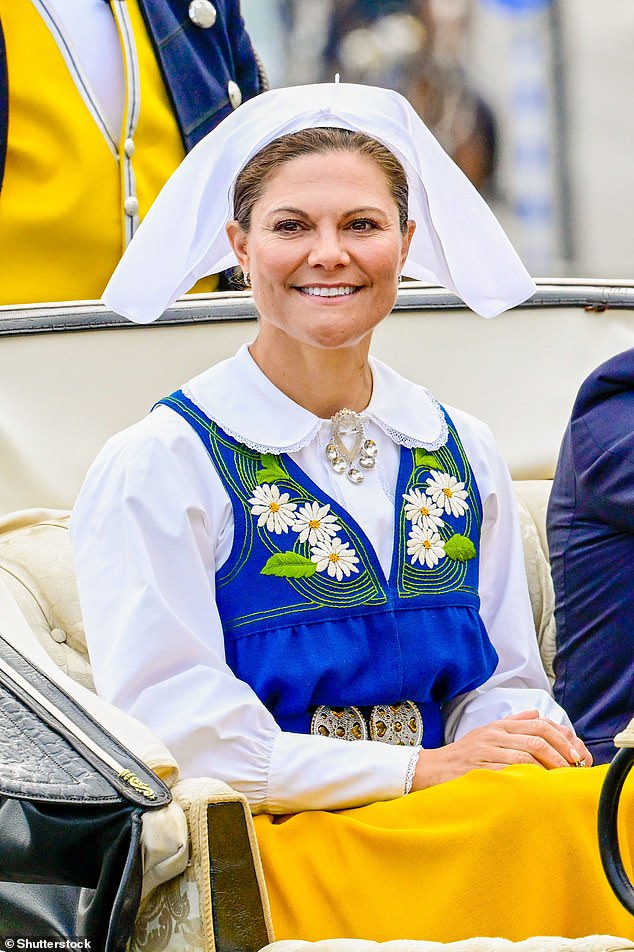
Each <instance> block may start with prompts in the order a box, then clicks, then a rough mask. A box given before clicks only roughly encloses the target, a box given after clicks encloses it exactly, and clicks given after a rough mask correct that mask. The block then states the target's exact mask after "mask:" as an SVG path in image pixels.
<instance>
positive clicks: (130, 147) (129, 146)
mask: <svg viewBox="0 0 634 952" xmlns="http://www.w3.org/2000/svg"><path fill="white" fill-rule="evenodd" d="M135 149H136V146H135V144H134V139H126V140H125V142H124V143H123V151H124V152H125V154H126V155H127V156H128V158H130V156H132V155H134V150H135Z"/></svg>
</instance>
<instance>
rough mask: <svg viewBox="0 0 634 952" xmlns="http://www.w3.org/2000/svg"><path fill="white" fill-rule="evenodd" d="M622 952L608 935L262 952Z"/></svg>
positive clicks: (354, 943)
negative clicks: (442, 951) (440, 951)
mask: <svg viewBox="0 0 634 952" xmlns="http://www.w3.org/2000/svg"><path fill="white" fill-rule="evenodd" d="M438 949H443V950H444V952H622V950H625V949H634V942H631V941H630V940H629V939H618V938H616V937H614V936H609V935H591V936H584V938H582V939H564V938H561V937H560V936H535V937H534V938H532V939H524V940H523V941H522V942H511V941H510V940H509V939H494V938H474V939H463V940H462V941H460V942H424V941H419V940H416V939H394V940H392V941H390V942H367V941H365V940H364V939H324V940H323V941H321V942H298V941H293V940H290V941H289V940H287V941H280V942H274V943H273V944H272V945H269V946H266V948H264V949H262V952H436V950H438Z"/></svg>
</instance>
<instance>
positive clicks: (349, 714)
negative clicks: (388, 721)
mask: <svg viewBox="0 0 634 952" xmlns="http://www.w3.org/2000/svg"><path fill="white" fill-rule="evenodd" d="M310 732H311V734H320V735H321V736H322V737H336V738H338V739H339V740H367V739H368V728H367V725H366V723H365V718H364V717H363V714H362V713H361V711H360V710H359V708H358V707H329V706H328V705H327V704H321V705H320V706H319V707H318V708H316V710H315V713H314V714H313V717H312V720H311V722H310Z"/></svg>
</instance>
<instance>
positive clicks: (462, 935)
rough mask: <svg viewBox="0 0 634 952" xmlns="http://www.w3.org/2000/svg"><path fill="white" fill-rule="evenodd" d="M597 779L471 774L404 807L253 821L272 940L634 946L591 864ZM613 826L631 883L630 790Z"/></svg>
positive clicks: (633, 800)
mask: <svg viewBox="0 0 634 952" xmlns="http://www.w3.org/2000/svg"><path fill="white" fill-rule="evenodd" d="M606 769H607V768H605V767H594V768H591V769H580V770H575V769H573V768H567V769H561V770H554V771H546V770H543V769H542V768H539V767H509V768H506V769H505V770H503V771H488V770H478V771H473V772H472V773H470V774H467V775H466V776H464V777H461V778H460V779H458V780H454V781H451V782H450V783H446V784H441V785H439V786H437V787H433V788H431V789H429V790H424V791H420V792H418V793H414V794H410V795H409V796H407V797H403V798H401V799H400V800H392V801H388V802H382V803H376V804H372V805H370V806H366V807H360V808H357V809H351V810H342V811H339V812H337V813H326V812H320V811H315V812H312V813H310V812H307V813H302V814H297V815H294V816H291V817H288V818H286V817H282V818H280V817H277V818H275V817H271V816H268V815H262V816H257V817H255V829H256V834H257V838H258V843H259V847H260V850H261V855H262V862H263V866H264V874H265V879H266V883H267V888H268V892H269V900H270V904H271V913H272V916H273V927H274V930H275V937H276V939H287V938H289V939H290V938H297V939H306V940H311V941H317V940H320V939H327V938H335V937H337V936H345V937H348V938H357V939H371V940H374V941H388V940H390V939H395V938H408V939H427V940H434V941H439V942H453V941H458V940H461V939H467V938H470V937H471V936H481V935H485V936H486V935H490V936H500V937H502V938H506V939H511V940H514V941H519V940H522V939H527V938H529V937H531V936H535V935H561V936H567V937H569V938H577V937H581V936H586V935H591V934H595V933H601V934H613V935H619V936H623V937H627V938H630V939H634V918H632V916H630V915H629V913H628V912H627V911H626V910H625V909H624V908H623V906H621V904H620V903H619V902H618V900H617V899H616V897H615V896H614V894H613V893H612V890H611V888H610V886H609V884H608V882H607V879H606V878H605V875H604V873H603V870H602V867H601V861H600V857H599V850H598V844H597V833H596V817H597V804H598V798H599V793H600V789H601V784H602V782H603V778H604V777H605V771H606ZM620 820H621V827H622V829H621V850H622V853H623V860H624V863H625V865H626V868H627V869H628V871H629V869H630V868H631V855H632V844H633V841H634V790H632V789H629V790H628V788H627V786H626V789H625V790H624V793H623V796H622V799H621V813H620Z"/></svg>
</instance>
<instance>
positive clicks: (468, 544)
mask: <svg viewBox="0 0 634 952" xmlns="http://www.w3.org/2000/svg"><path fill="white" fill-rule="evenodd" d="M445 555H447V556H449V558H450V559H453V560H454V562H468V561H469V559H475V557H476V550H475V546H474V544H473V542H472V541H471V539H469V538H467V536H463V535H460V534H459V533H455V534H454V535H452V536H451V538H450V539H447V541H446V542H445Z"/></svg>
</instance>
